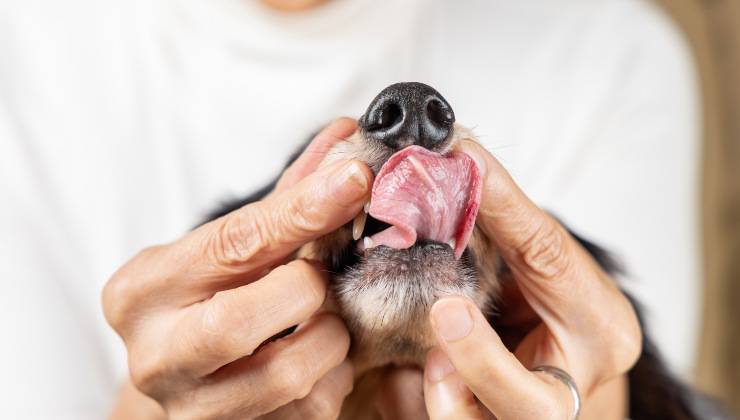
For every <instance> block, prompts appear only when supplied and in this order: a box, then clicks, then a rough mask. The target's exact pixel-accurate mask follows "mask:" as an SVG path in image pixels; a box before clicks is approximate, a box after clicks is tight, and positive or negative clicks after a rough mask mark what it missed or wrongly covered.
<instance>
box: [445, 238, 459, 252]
mask: <svg viewBox="0 0 740 420" xmlns="http://www.w3.org/2000/svg"><path fill="white" fill-rule="evenodd" d="M447 245H449V246H450V248H452V250H453V251H454V250H455V245H457V241H455V238H452V239H450V240H449V241H448V242H447Z"/></svg>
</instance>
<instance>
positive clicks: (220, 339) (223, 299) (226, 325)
mask: <svg viewBox="0 0 740 420" xmlns="http://www.w3.org/2000/svg"><path fill="white" fill-rule="evenodd" d="M251 320H252V318H251V315H250V309H249V308H248V305H238V304H235V302H234V300H233V299H232V298H231V295H230V294H229V292H218V293H216V294H215V295H214V296H213V297H212V298H211V299H210V300H209V301H208V302H207V303H206V304H205V307H204V309H203V312H202V314H201V319H200V322H201V325H200V327H201V328H200V329H196V330H195V331H202V332H203V334H197V333H196V334H195V336H194V338H193V340H192V341H193V344H192V346H193V347H194V351H195V353H196V354H201V355H203V356H207V357H218V356H219V355H221V356H223V355H227V354H230V353H232V352H233V349H234V347H235V346H236V345H237V343H236V335H235V334H234V332H235V331H248V330H249V328H245V326H248V325H249V324H251Z"/></svg>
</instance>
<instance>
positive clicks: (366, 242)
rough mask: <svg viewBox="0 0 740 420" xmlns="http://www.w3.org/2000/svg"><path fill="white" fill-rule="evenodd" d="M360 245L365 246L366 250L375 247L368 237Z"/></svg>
mask: <svg viewBox="0 0 740 420" xmlns="http://www.w3.org/2000/svg"><path fill="white" fill-rule="evenodd" d="M362 243H363V244H364V245H365V249H366V250H367V249H370V248H372V247H374V246H375V244H374V243H373V240H372V239H370V237H368V236H365V239H363V240H362Z"/></svg>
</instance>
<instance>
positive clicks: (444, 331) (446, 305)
mask: <svg viewBox="0 0 740 420" xmlns="http://www.w3.org/2000/svg"><path fill="white" fill-rule="evenodd" d="M431 315H432V324H433V325H434V328H435V329H436V330H437V333H438V334H439V335H440V337H442V338H443V339H444V340H445V341H457V340H461V339H463V338H465V337H467V336H468V334H470V331H472V330H473V318H472V317H471V316H470V311H469V310H468V305H466V304H465V302H464V301H463V300H461V299H460V298H447V299H440V300H439V301H437V303H435V304H434V306H432V311H431Z"/></svg>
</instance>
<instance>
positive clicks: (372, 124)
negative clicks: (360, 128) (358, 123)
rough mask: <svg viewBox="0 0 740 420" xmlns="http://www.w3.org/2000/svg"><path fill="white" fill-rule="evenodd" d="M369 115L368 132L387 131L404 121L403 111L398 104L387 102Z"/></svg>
mask: <svg viewBox="0 0 740 420" xmlns="http://www.w3.org/2000/svg"><path fill="white" fill-rule="evenodd" d="M373 111H374V112H372V113H371V114H370V115H368V121H367V122H368V124H367V128H366V130H367V131H378V130H387V129H389V128H393V126H395V125H398V124H400V123H401V121H402V120H403V110H401V107H400V106H398V104H396V103H393V102H390V101H388V102H385V103H384V104H382V105H381V106H379V107H378V108H376V109H374V110H373Z"/></svg>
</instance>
